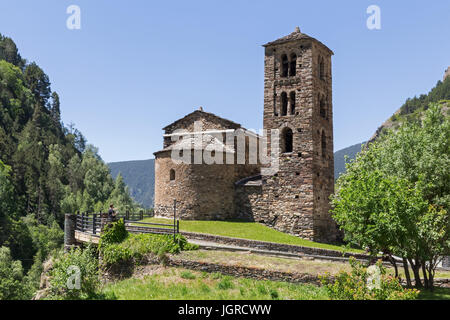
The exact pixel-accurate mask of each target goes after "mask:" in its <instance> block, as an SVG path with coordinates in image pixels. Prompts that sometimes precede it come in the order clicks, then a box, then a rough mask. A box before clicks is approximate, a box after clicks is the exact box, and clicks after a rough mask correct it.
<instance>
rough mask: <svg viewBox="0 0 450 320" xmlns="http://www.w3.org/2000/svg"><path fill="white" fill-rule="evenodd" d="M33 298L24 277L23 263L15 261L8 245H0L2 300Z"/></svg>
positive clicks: (0, 293)
mask: <svg viewBox="0 0 450 320" xmlns="http://www.w3.org/2000/svg"><path fill="white" fill-rule="evenodd" d="M29 298H31V292H30V291H29V290H28V288H27V286H26V284H25V282H24V277H23V269H22V263H21V262H20V261H18V260H16V261H14V260H13V259H12V257H11V251H10V250H9V248H7V247H0V300H22V299H29Z"/></svg>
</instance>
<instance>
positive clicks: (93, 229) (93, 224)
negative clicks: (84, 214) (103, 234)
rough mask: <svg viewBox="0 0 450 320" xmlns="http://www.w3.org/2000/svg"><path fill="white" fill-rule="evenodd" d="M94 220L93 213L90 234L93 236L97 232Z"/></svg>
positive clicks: (94, 215)
mask: <svg viewBox="0 0 450 320" xmlns="http://www.w3.org/2000/svg"><path fill="white" fill-rule="evenodd" d="M96 220H97V214H96V213H94V214H93V215H92V234H95V233H96V232H97V226H96Z"/></svg>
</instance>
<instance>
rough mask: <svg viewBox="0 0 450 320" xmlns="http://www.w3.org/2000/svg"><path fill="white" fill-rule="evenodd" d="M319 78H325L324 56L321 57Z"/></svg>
mask: <svg viewBox="0 0 450 320" xmlns="http://www.w3.org/2000/svg"><path fill="white" fill-rule="evenodd" d="M319 78H320V79H322V80H325V62H324V60H323V58H322V57H320V58H319Z"/></svg>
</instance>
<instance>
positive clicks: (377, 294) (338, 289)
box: [320, 257, 419, 300]
mask: <svg viewBox="0 0 450 320" xmlns="http://www.w3.org/2000/svg"><path fill="white" fill-rule="evenodd" d="M350 265H351V267H352V271H351V272H344V271H341V272H340V273H339V274H338V275H337V276H336V277H335V280H334V281H332V280H331V278H330V276H329V275H325V276H322V277H320V278H321V282H322V284H323V285H324V286H325V287H326V289H327V291H328V294H329V296H330V298H331V299H333V300H414V299H416V298H417V296H418V294H419V291H417V290H415V289H404V288H403V287H402V286H401V284H400V283H399V281H398V279H397V278H394V277H392V276H390V275H387V274H386V269H385V268H384V267H383V265H382V263H381V261H378V262H377V264H376V265H375V266H372V267H369V268H366V267H364V266H363V265H362V264H361V263H360V262H358V261H356V259H355V258H353V257H351V258H350Z"/></svg>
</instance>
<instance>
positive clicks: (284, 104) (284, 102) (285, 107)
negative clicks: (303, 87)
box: [281, 92, 288, 116]
mask: <svg viewBox="0 0 450 320" xmlns="http://www.w3.org/2000/svg"><path fill="white" fill-rule="evenodd" d="M287 110H288V97H287V93H286V92H283V93H281V115H282V116H286V115H287Z"/></svg>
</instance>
